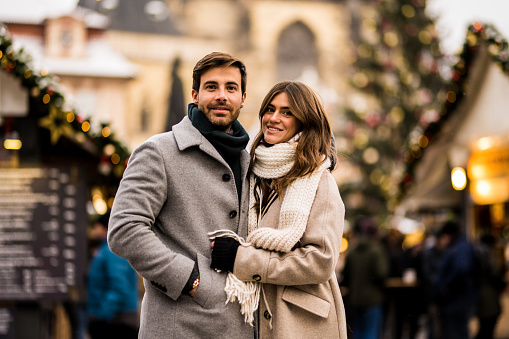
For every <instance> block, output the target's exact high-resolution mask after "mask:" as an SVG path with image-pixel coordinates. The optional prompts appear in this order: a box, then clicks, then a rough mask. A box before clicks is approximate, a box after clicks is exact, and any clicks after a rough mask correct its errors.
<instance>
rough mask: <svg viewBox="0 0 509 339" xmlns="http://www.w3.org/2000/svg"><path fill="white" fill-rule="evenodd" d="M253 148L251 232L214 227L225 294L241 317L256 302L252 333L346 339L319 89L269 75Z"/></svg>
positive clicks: (337, 206) (339, 228) (338, 211)
mask: <svg viewBox="0 0 509 339" xmlns="http://www.w3.org/2000/svg"><path fill="white" fill-rule="evenodd" d="M259 117H260V122H261V130H260V132H259V133H258V135H257V136H256V138H255V139H254V142H253V147H252V150H251V166H250V201H249V215H248V219H249V234H248V237H247V239H246V242H244V241H243V240H242V239H238V238H237V239H235V238H232V237H231V235H230V234H226V235H225V234H221V232H216V233H215V234H212V238H213V239H215V241H214V242H213V243H212V247H213V251H212V267H213V268H215V269H219V270H228V271H230V272H231V273H230V274H229V276H228V285H227V287H226V289H225V291H226V292H227V295H228V297H229V301H235V300H236V299H239V302H240V304H241V312H242V313H243V314H244V315H245V318H246V321H249V322H252V320H253V316H252V312H254V311H255V310H256V308H257V307H258V316H259V317H258V328H259V334H260V335H259V337H260V338H262V339H265V338H312V337H315V336H319V337H320V338H344V339H346V324H345V313H344V307H343V301H342V298H341V295H340V292H339V287H338V283H337V280H336V276H335V274H334V267H335V265H336V262H337V259H338V256H339V250H340V243H341V237H342V233H343V221H344V212H345V210H344V205H343V202H342V200H341V197H340V195H339V192H338V188H337V184H336V182H335V181H334V178H333V177H332V175H331V173H330V167H333V166H331V159H332V163H335V162H336V155H335V153H334V152H332V147H331V138H332V132H331V128H330V125H329V122H328V119H327V117H326V115H325V112H324V109H323V107H322V105H321V103H320V101H319V100H318V98H317V96H316V94H315V93H314V92H313V91H312V90H311V89H310V88H309V87H307V86H306V85H304V84H302V83H299V82H291V81H284V82H280V83H278V84H276V85H275V86H274V87H273V88H272V89H271V90H270V91H269V93H268V94H267V95H266V97H265V99H264V100H263V103H262V107H261V109H260V113H259Z"/></svg>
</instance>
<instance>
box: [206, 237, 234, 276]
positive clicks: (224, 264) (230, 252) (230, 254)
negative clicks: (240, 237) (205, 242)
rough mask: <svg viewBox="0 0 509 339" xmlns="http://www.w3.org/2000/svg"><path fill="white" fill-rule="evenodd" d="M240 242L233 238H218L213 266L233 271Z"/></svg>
mask: <svg viewBox="0 0 509 339" xmlns="http://www.w3.org/2000/svg"><path fill="white" fill-rule="evenodd" d="M239 246H240V243H239V242H238V241H237V240H235V239H233V238H216V239H215V240H214V248H213V250H212V263H211V264H210V267H211V268H214V269H219V270H221V271H230V272H233V264H234V263H235V258H236V257H237V249H238V248H239Z"/></svg>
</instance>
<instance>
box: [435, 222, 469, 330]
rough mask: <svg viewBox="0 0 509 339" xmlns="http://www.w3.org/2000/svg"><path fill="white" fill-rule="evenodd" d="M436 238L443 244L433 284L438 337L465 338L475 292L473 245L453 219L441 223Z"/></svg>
mask: <svg viewBox="0 0 509 339" xmlns="http://www.w3.org/2000/svg"><path fill="white" fill-rule="evenodd" d="M438 241H439V242H443V243H444V244H442V246H444V245H445V251H444V253H443V256H442V258H441V261H440V264H439V267H438V273H437V276H436V281H435V282H434V284H433V287H434V291H435V293H436V300H437V305H438V310H439V314H440V320H441V338H442V339H467V338H469V328H468V324H469V321H470V319H471V318H472V317H473V316H474V310H475V304H476V301H477V294H478V293H477V287H478V286H476V280H477V278H478V274H479V272H476V256H475V252H474V247H473V246H472V244H471V243H470V242H469V241H468V240H467V239H466V236H465V235H464V234H463V233H462V231H461V228H460V224H459V223H458V222H456V221H447V222H446V223H445V224H444V225H443V226H442V228H441V229H440V231H439V234H438Z"/></svg>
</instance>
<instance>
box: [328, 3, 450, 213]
mask: <svg viewBox="0 0 509 339" xmlns="http://www.w3.org/2000/svg"><path fill="white" fill-rule="evenodd" d="M425 6H426V3H425V0H363V1H358V2H356V8H354V9H353V11H354V19H353V21H352V27H353V29H352V32H353V33H352V34H353V37H352V41H353V43H354V51H355V54H356V56H355V61H354V62H353V64H352V66H353V67H352V74H351V77H350V79H351V83H352V85H353V86H354V88H355V89H356V91H357V93H356V94H355V95H353V96H352V98H350V104H349V108H348V109H346V111H345V114H346V117H347V123H346V126H345V128H344V130H343V131H341V133H338V134H339V135H338V138H340V141H342V142H343V144H345V145H347V148H346V151H345V154H344V155H345V158H346V159H347V162H348V163H349V165H350V166H351V167H352V168H353V171H351V172H352V173H353V174H352V175H351V176H350V178H349V180H348V181H346V182H344V183H341V184H340V191H341V193H342V195H343V198H344V200H345V204H346V208H347V218H350V217H355V216H357V215H361V214H365V215H375V216H384V215H387V214H388V213H390V212H391V211H392V209H393V208H394V207H395V205H396V203H397V200H398V197H399V195H400V193H401V192H400V187H401V186H400V185H399V182H400V181H401V177H402V173H403V171H404V167H405V161H406V160H405V147H406V146H407V143H408V140H409V137H410V138H411V137H412V136H411V135H410V133H411V131H412V130H413V129H414V127H415V126H416V125H418V124H421V125H423V126H425V125H426V124H429V123H431V122H433V121H435V120H437V119H439V113H438V112H439V111H438V107H439V104H440V103H442V102H443V97H444V95H445V94H443V92H442V88H443V84H444V79H443V78H442V76H441V75H440V67H441V63H442V53H441V50H440V47H439V40H438V35H437V32H436V31H435V26H434V23H433V21H432V20H431V18H430V17H428V16H427V14H426V13H425ZM418 139H419V143H418V145H416V147H415V149H413V150H412V152H411V153H410V154H411V156H412V157H415V158H418V157H420V156H421V154H422V149H423V148H425V147H426V145H427V143H428V141H427V140H426V137H425V136H420V138H418ZM407 160H408V159H407Z"/></svg>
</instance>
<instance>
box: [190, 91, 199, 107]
mask: <svg viewBox="0 0 509 339" xmlns="http://www.w3.org/2000/svg"><path fill="white" fill-rule="evenodd" d="M191 96H192V97H193V102H194V103H195V104H198V92H197V91H196V90H194V89H193V90H191Z"/></svg>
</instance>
